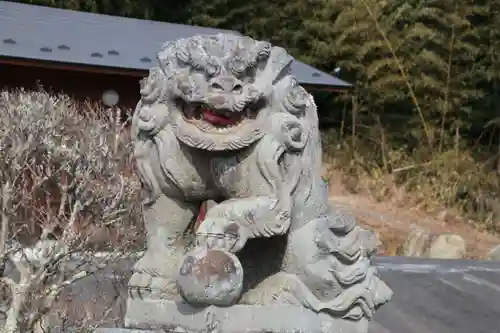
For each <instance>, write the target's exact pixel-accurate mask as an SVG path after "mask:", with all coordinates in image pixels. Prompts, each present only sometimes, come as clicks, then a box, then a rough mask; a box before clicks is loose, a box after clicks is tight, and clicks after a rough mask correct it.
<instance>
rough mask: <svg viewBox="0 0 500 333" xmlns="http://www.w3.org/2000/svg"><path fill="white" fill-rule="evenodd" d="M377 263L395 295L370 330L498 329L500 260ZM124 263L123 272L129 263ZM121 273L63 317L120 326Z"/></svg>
mask: <svg viewBox="0 0 500 333" xmlns="http://www.w3.org/2000/svg"><path fill="white" fill-rule="evenodd" d="M375 263H376V265H377V266H378V268H379V273H380V275H381V276H382V278H383V279H384V281H386V282H387V284H388V285H389V286H390V287H391V288H392V289H393V291H394V297H393V300H392V301H391V302H390V303H389V304H387V305H385V306H384V307H383V308H382V309H380V311H379V312H378V313H377V314H376V317H375V323H373V324H372V326H371V328H370V333H500V262H482V261H470V260H469V261H466V260H429V259H417V258H404V257H379V258H376V259H375ZM120 266H121V267H122V269H121V271H122V272H123V271H125V270H126V269H127V267H131V263H130V262H129V263H127V264H121V265H120ZM118 275H119V276H120V277H118V278H117V279H115V278H114V277H113V276H115V275H114V274H113V273H112V272H111V271H108V272H104V273H103V274H102V275H100V276H99V277H95V278H92V279H87V280H84V281H81V282H80V283H78V284H77V285H75V286H74V287H73V288H72V289H71V290H70V291H69V292H68V293H67V294H66V295H64V297H63V298H62V300H61V302H63V303H64V304H65V305H66V306H65V311H64V312H62V313H60V315H59V318H61V317H65V318H66V319H67V324H68V325H69V326H72V325H73V324H75V322H79V323H80V325H81V324H82V321H86V322H87V325H88V324H91V323H93V322H96V321H101V327H113V326H115V325H117V326H120V325H122V323H121V317H122V316H123V311H124V299H125V293H124V292H125V284H126V280H127V278H126V277H121V276H122V273H119V274H118ZM117 282H118V283H117ZM113 303H114V306H113V310H112V311H110V312H109V313H107V317H106V318H101V317H102V316H103V315H104V314H105V312H106V309H108V308H109V306H110V304H113ZM89 304H90V305H89ZM101 319H102V320H101ZM59 324H60V323H58V324H57V325H56V326H59ZM65 332H69V330H67V329H65ZM332 333H334V332H332Z"/></svg>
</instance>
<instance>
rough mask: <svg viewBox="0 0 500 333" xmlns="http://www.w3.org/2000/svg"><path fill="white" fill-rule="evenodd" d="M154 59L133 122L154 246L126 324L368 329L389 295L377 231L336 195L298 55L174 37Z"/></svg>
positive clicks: (249, 44) (242, 42) (233, 39)
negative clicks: (343, 207)
mask: <svg viewBox="0 0 500 333" xmlns="http://www.w3.org/2000/svg"><path fill="white" fill-rule="evenodd" d="M157 58H158V64H157V66H156V67H153V68H151V69H150V72H149V77H147V78H145V79H144V80H143V81H141V96H142V98H141V100H140V101H139V103H138V105H137V109H136V111H135V114H134V118H133V122H132V137H133V140H134V143H135V153H134V154H135V158H136V161H137V166H138V171H139V175H140V177H141V181H142V183H143V186H144V188H145V190H146V192H147V200H146V202H145V203H144V218H145V223H146V228H147V250H146V252H145V254H144V256H143V257H142V258H141V259H140V260H139V261H138V262H137V264H136V265H135V268H134V271H133V276H132V277H131V279H130V282H129V300H128V308H127V314H126V317H125V322H126V326H128V327H129V328H136V329H137V328H138V329H152V328H154V329H158V328H161V329H172V330H174V331H175V330H179V329H182V330H183V331H186V330H187V331H196V332H198V331H200V332H201V331H203V332H204V331H207V330H210V331H220V332H228V333H234V332H243V331H244V332H263V331H266V332H291V331H297V330H300V331H303V332H315V333H316V332H318V333H319V332H331V333H333V332H366V327H367V325H368V322H369V320H370V319H371V318H372V316H373V314H374V312H375V311H376V309H377V308H378V307H380V306H381V305H383V304H384V303H386V302H387V301H388V300H389V299H390V298H391V295H392V292H391V290H390V289H389V288H388V287H387V286H386V284H385V283H384V282H382V281H381V280H380V279H379V278H378V277H377V275H376V269H375V268H374V267H373V266H372V264H371V261H370V258H371V256H372V255H373V254H374V252H375V247H376V240H375V237H374V234H373V233H372V232H369V231H366V230H364V229H362V228H360V227H358V226H356V224H355V220H354V218H353V217H351V216H349V215H345V214H344V213H342V211H340V210H338V209H337V208H334V207H331V206H330V205H329V203H328V195H327V190H326V187H325V184H324V182H323V181H322V178H321V174H322V169H321V143H320V133H319V130H318V115H317V110H316V105H315V103H314V100H313V98H312V96H311V95H310V94H308V93H307V92H306V90H305V89H304V88H303V87H302V86H300V85H299V84H298V83H297V81H296V79H295V78H294V77H293V76H292V75H291V71H290V65H291V63H292V61H293V58H292V57H291V56H290V55H289V54H288V53H287V52H286V51H285V50H284V49H283V48H280V47H276V46H272V45H271V44H270V43H268V42H264V41H256V40H253V39H251V38H249V37H245V36H237V35H232V34H218V35H209V36H195V37H191V38H185V39H180V40H177V41H174V42H167V43H166V44H164V45H163V46H162V48H161V50H160V51H159V53H158V57H157ZM207 200H214V201H216V202H217V203H218V204H217V205H215V206H213V207H212V208H211V209H209V210H208V212H207V213H206V216H205V219H204V220H203V221H202V222H201V223H199V224H195V223H193V221H194V220H195V218H196V216H197V215H198V213H199V210H200V206H201V204H202V203H203V202H205V201H207Z"/></svg>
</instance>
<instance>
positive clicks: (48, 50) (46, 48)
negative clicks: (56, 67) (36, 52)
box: [40, 46, 52, 52]
mask: <svg viewBox="0 0 500 333" xmlns="http://www.w3.org/2000/svg"><path fill="white" fill-rule="evenodd" d="M40 51H42V52H52V48H50V47H47V46H44V47H42V48H40Z"/></svg>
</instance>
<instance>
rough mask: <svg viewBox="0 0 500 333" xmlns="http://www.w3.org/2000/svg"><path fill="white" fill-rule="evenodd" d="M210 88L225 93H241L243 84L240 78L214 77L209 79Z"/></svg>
mask: <svg viewBox="0 0 500 333" xmlns="http://www.w3.org/2000/svg"><path fill="white" fill-rule="evenodd" d="M210 89H211V90H214V91H221V92H225V93H236V94H241V93H242V91H243V85H242V84H241V81H240V80H238V79H236V78H234V77H229V76H226V77H216V78H213V79H212V80H210Z"/></svg>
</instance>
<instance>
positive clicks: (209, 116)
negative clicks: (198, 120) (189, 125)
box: [202, 109, 238, 125]
mask: <svg viewBox="0 0 500 333" xmlns="http://www.w3.org/2000/svg"><path fill="white" fill-rule="evenodd" d="M202 113H203V119H204V120H205V121H208V122H210V123H212V124H214V125H233V124H235V123H236V122H237V121H238V119H236V118H233V119H232V118H228V117H224V116H223V115H220V114H217V113H216V112H214V111H212V110H209V109H205V110H203V112H202Z"/></svg>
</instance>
